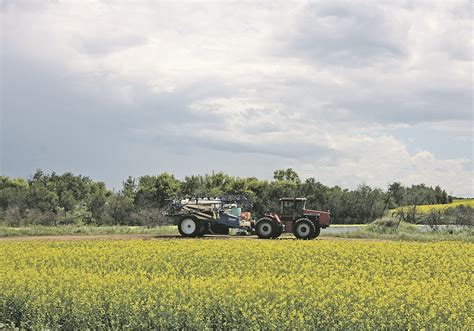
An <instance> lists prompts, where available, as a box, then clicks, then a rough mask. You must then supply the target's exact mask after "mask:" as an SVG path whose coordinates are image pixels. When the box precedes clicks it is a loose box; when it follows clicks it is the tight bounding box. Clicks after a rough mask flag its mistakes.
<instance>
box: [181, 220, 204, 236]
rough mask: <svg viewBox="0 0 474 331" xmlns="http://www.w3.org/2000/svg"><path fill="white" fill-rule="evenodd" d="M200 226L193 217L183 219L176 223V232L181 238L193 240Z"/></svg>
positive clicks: (199, 230)
mask: <svg viewBox="0 0 474 331" xmlns="http://www.w3.org/2000/svg"><path fill="white" fill-rule="evenodd" d="M201 229H202V225H201V224H200V222H199V221H198V220H197V219H195V218H193V217H184V218H183V219H182V220H181V221H180V222H179V223H178V231H179V233H180V234H181V235H182V236H183V237H187V238H194V237H196V236H198V235H199V233H200V232H201Z"/></svg>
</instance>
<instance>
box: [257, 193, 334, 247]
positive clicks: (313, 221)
mask: <svg viewBox="0 0 474 331" xmlns="http://www.w3.org/2000/svg"><path fill="white" fill-rule="evenodd" d="M305 206H306V199H305V198H281V199H280V213H279V214H277V213H269V214H266V215H265V216H264V217H262V218H260V219H259V220H257V222H256V224H255V232H256V234H257V236H258V237H259V238H260V239H275V238H278V237H279V236H280V235H281V234H282V233H283V232H290V233H291V232H292V233H293V234H294V235H295V237H296V238H298V239H303V240H309V239H314V238H316V237H317V236H319V234H320V233H321V229H324V228H327V227H328V226H329V219H330V213H329V211H327V212H324V211H317V210H310V209H306V208H305Z"/></svg>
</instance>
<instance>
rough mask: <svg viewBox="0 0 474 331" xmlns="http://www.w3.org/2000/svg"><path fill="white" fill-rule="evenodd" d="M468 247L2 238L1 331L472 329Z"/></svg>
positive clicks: (473, 259)
mask: <svg viewBox="0 0 474 331" xmlns="http://www.w3.org/2000/svg"><path fill="white" fill-rule="evenodd" d="M473 247H474V246H473V245H472V244H470V243H462V242H449V243H448V242H438V243H410V242H366V241H344V240H327V241H322V240H318V241H311V242H304V241H296V240H274V241H261V240H249V239H242V240H239V239H236V240H178V239H173V240H115V241H112V240H108V241H98V240H97V241H94V240H90V241H3V242H0V328H1V327H2V326H4V327H5V326H17V327H25V328H31V327H32V328H45V327H46V328H57V327H60V326H62V327H67V328H81V329H84V328H88V327H89V328H94V329H96V328H100V327H103V328H137V329H141V328H151V327H163V328H193V329H195V328H197V329H203V328H239V329H241V328H265V329H267V328H269V329H280V328H291V329H294V328H308V327H318V328H328V327H333V328H358V329H365V328H402V329H405V328H432V327H434V328H454V329H472V328H474V322H473V316H472V311H473V309H474V307H473V300H474V290H473V287H472V284H473V280H474V279H473V273H472V266H473V265H474V249H473Z"/></svg>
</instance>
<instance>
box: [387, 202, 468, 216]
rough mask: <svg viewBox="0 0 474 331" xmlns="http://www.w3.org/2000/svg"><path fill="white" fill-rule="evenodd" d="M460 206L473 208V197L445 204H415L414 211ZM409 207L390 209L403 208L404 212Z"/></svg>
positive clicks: (420, 212)
mask: <svg viewBox="0 0 474 331" xmlns="http://www.w3.org/2000/svg"><path fill="white" fill-rule="evenodd" d="M460 206H465V207H471V208H474V199H462V200H454V201H453V202H451V203H447V204H435V205H418V206H416V211H417V213H419V214H428V213H430V212H432V211H439V210H447V209H450V208H456V207H460ZM411 209H412V207H411V206H405V207H398V208H396V209H392V210H391V212H395V211H398V210H403V211H405V212H409V211H410V210H411Z"/></svg>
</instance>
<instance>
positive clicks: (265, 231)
mask: <svg viewBox="0 0 474 331" xmlns="http://www.w3.org/2000/svg"><path fill="white" fill-rule="evenodd" d="M255 231H256V232H257V236H258V237H259V238H260V239H270V238H273V236H274V235H275V234H276V231H277V224H276V222H275V221H274V220H272V219H271V218H268V217H264V218H261V219H259V220H258V221H257V224H256V225H255Z"/></svg>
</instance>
